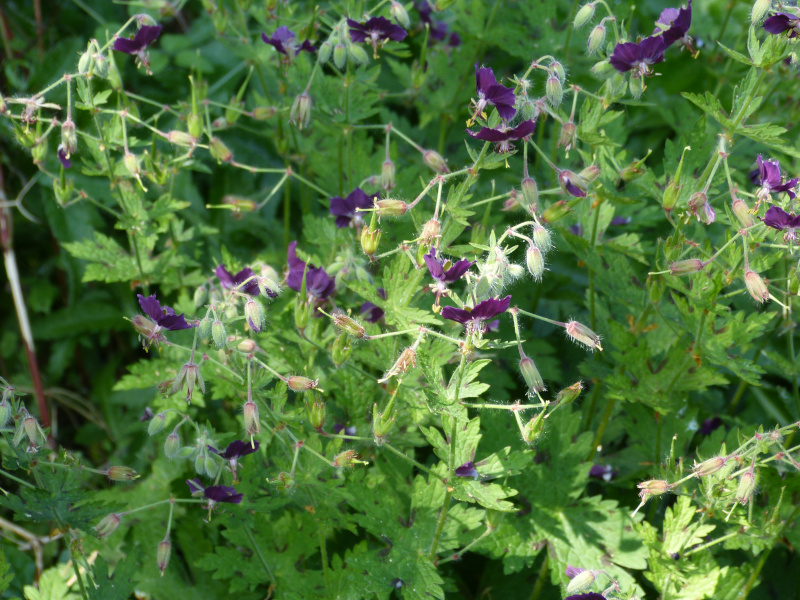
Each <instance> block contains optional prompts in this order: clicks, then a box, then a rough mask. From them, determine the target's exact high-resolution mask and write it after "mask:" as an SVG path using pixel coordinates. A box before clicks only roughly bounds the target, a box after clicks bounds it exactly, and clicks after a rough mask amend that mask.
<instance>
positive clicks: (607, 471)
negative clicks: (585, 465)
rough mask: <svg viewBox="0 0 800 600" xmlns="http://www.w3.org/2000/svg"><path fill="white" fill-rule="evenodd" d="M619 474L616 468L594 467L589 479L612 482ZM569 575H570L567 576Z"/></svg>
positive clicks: (609, 466)
mask: <svg viewBox="0 0 800 600" xmlns="http://www.w3.org/2000/svg"><path fill="white" fill-rule="evenodd" d="M616 474H617V472H616V471H615V470H614V467H612V466H611V465H592V468H591V469H589V477H594V478H595V479H602V480H603V481H606V482H607V481H611V479H613V478H614V475H616ZM567 575H569V573H568V574H567Z"/></svg>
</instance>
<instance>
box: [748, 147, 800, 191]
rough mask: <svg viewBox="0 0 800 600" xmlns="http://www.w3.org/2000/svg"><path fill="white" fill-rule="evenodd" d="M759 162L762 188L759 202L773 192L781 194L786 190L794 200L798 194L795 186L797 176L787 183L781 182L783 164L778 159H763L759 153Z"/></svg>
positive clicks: (759, 176) (757, 160)
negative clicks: (795, 191)
mask: <svg viewBox="0 0 800 600" xmlns="http://www.w3.org/2000/svg"><path fill="white" fill-rule="evenodd" d="M756 163H757V164H758V178H759V180H760V185H761V189H760V190H758V192H757V194H756V195H757V197H758V200H759V202H760V201H762V200H764V199H765V198H767V197H769V196H770V195H771V194H772V193H776V194H779V193H780V192H786V193H788V194H789V198H791V199H792V200H794V198H795V196H796V194H795V193H794V188H795V187H796V186H797V181H798V179H797V178H794V179H790V180H789V181H787V182H786V183H781V181H782V177H781V166H780V164H779V163H778V161H777V160H763V159H762V158H761V155H760V154H759V155H758V157H757V158H756Z"/></svg>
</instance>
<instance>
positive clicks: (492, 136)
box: [466, 127, 511, 142]
mask: <svg viewBox="0 0 800 600" xmlns="http://www.w3.org/2000/svg"><path fill="white" fill-rule="evenodd" d="M466 131H467V133H468V134H470V135H471V136H472V137H474V138H475V139H477V140H483V141H484V142H505V141H507V140H508V139H509V138H510V137H511V136H510V135H509V133H508V131H509V130H507V129H506V130H500V129H492V128H490V127H481V128H480V131H477V132H475V131H471V130H469V129H467V130H466Z"/></svg>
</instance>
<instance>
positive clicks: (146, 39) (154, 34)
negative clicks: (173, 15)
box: [113, 25, 161, 74]
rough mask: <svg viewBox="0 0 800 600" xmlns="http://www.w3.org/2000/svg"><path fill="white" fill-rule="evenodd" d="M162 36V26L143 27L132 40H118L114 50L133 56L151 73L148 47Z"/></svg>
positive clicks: (115, 42) (115, 41)
mask: <svg viewBox="0 0 800 600" xmlns="http://www.w3.org/2000/svg"><path fill="white" fill-rule="evenodd" d="M159 35H161V25H142V26H141V27H140V28H139V31H137V32H136V35H135V36H134V37H133V39H131V38H117V39H115V40H114V46H113V48H114V50H116V51H117V52H124V53H125V54H132V55H134V56H136V58H137V59H138V61H139V62H140V63H141V64H142V66H143V67H144V68H145V69H146V70H147V73H148V74H149V73H150V58H149V57H148V56H147V46H149V45H150V44H152V43H153V42H154V41H156V40H157V39H158V36H159Z"/></svg>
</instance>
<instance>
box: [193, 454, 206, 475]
mask: <svg viewBox="0 0 800 600" xmlns="http://www.w3.org/2000/svg"><path fill="white" fill-rule="evenodd" d="M194 471H195V473H197V474H198V475H205V473H206V457H205V453H204V452H201V453H199V454H198V455H197V456H195V457H194Z"/></svg>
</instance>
